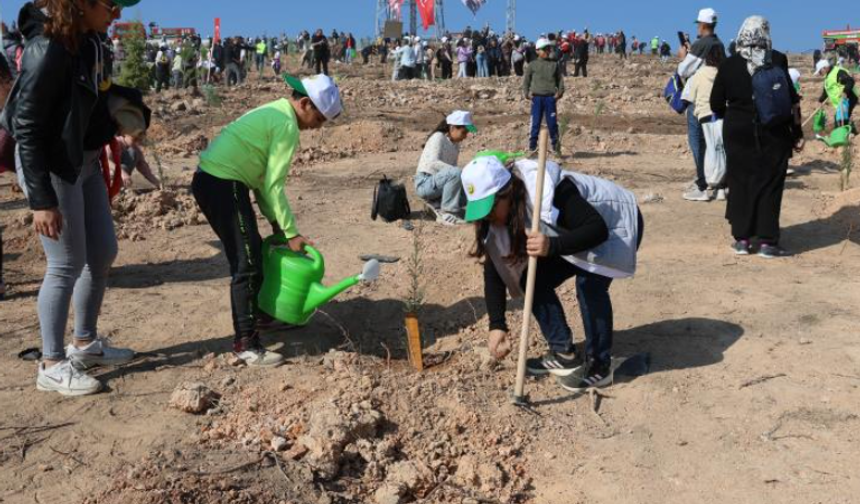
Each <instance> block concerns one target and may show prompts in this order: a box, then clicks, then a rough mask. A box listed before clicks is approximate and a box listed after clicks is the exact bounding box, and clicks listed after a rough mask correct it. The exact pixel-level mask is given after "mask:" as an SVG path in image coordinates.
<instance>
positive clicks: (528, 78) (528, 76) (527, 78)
mask: <svg viewBox="0 0 860 504" xmlns="http://www.w3.org/2000/svg"><path fill="white" fill-rule="evenodd" d="M532 70H533V68H532V65H529V66H528V67H526V72H525V74H524V75H523V94H524V95H525V96H526V100H530V99H531V97H532V96H531V94H532V93H531V91H532Z"/></svg>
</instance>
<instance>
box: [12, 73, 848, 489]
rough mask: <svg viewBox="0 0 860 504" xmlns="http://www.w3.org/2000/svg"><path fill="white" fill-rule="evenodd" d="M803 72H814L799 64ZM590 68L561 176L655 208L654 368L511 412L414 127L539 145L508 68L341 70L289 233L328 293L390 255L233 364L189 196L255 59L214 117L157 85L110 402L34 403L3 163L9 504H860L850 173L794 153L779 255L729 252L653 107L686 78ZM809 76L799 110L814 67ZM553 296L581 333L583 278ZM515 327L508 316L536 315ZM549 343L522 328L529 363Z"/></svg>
mask: <svg viewBox="0 0 860 504" xmlns="http://www.w3.org/2000/svg"><path fill="white" fill-rule="evenodd" d="M792 62H793V63H794V64H795V65H797V66H798V67H799V68H802V69H803V70H804V73H805V74H808V73H809V71H808V69H809V68H810V67H811V61H809V60H807V59H805V58H793V61H792ZM591 66H592V69H591V70H592V75H593V77H590V78H589V79H572V78H571V79H569V80H568V81H567V83H568V86H569V87H570V88H571V90H570V91H569V93H568V95H567V96H566V97H565V99H564V100H563V102H562V104H561V106H560V115H561V117H562V122H563V123H565V125H566V133H565V135H564V139H563V144H564V147H565V152H566V153H567V157H566V158H565V159H564V163H563V164H564V165H565V166H566V167H569V168H572V169H575V170H580V171H582V172H585V173H589V174H596V175H600V176H603V177H607V178H610V179H612V180H615V181H617V182H619V183H621V184H622V185H624V186H625V187H627V188H629V189H631V190H632V191H634V192H635V193H636V194H637V195H638V196H639V197H640V200H641V208H642V211H643V213H644V217H645V221H646V236H645V240H644V243H643V247H642V250H641V253H640V263H639V271H638V274H637V276H636V277H635V278H634V279H632V280H627V281H618V282H616V283H615V284H614V285H613V288H612V293H613V303H614V307H615V327H616V331H617V332H616V342H615V352H616V354H617V355H618V356H619V357H623V356H629V355H633V354H636V353H640V352H648V353H650V355H651V358H652V367H651V372H650V373H649V374H647V375H646V376H642V377H639V378H636V379H619V380H617V381H616V383H615V385H614V386H613V387H611V388H609V389H607V390H606V391H605V392H604V394H605V396H606V397H603V398H602V400H601V401H600V403H599V405H598V406H599V407H598V408H597V409H595V408H593V406H594V405H593V402H592V400H593V398H591V397H589V396H579V397H577V396H574V395H571V394H570V393H567V392H565V391H564V390H563V389H561V388H560V387H558V386H557V385H556V384H555V383H554V381H553V380H552V379H543V380H533V379H530V380H529V381H528V383H527V390H528V392H529V394H530V397H531V400H532V403H533V404H534V406H535V411H536V414H530V413H527V412H523V411H521V410H519V409H516V408H514V407H512V406H511V405H510V404H509V401H508V394H509V391H510V389H511V386H512V383H513V379H514V375H515V366H516V362H515V357H513V356H511V357H509V358H507V359H506V360H504V361H503V362H501V363H495V362H493V360H492V359H491V358H490V357H489V354H488V351H487V348H486V327H487V317H486V313H485V308H484V303H483V301H482V277H481V270H480V267H479V266H478V265H477V264H476V263H475V262H474V261H473V260H471V259H469V258H468V256H467V252H468V249H469V247H470V245H471V243H472V240H473V233H472V230H471V228H469V227H461V228H455V229H452V228H447V227H442V226H440V225H438V224H436V223H435V222H432V221H430V220H427V219H425V218H424V217H423V215H422V213H421V212H420V211H419V210H420V205H419V202H418V200H417V199H416V198H414V195H413V193H412V188H411V176H412V174H413V173H414V171H415V165H416V163H417V160H418V157H419V155H420V151H421V146H422V143H423V140H424V138H426V135H427V133H428V132H429V131H430V130H431V129H432V128H433V126H434V125H435V124H436V123H437V122H438V121H439V120H440V119H441V118H442V117H443V114H444V113H445V112H446V111H450V110H451V109H453V108H455V107H456V108H466V109H471V110H473V111H474V112H475V116H476V120H477V123H478V126H479V128H480V134H479V135H478V136H475V137H473V138H471V139H470V140H468V141H467V143H466V144H465V152H463V154H462V156H461V164H464V163H465V160H468V159H470V156H471V155H472V154H473V153H474V152H476V151H477V150H480V149H483V148H502V149H522V148H524V147H525V141H526V131H527V128H528V116H527V110H528V104H527V103H526V102H525V101H523V100H522V99H520V98H519V81H518V80H516V79H501V80H499V79H487V80H482V81H472V80H470V81H465V82H464V81H454V82H448V83H424V82H420V83H419V82H413V83H391V82H388V81H387V80H384V79H383V76H384V75H385V74H386V73H387V72H388V70H384V69H382V68H379V67H372V68H368V69H360V70H359V69H357V67H356V69H344V68H343V67H337V66H335V67H334V72H335V73H336V75H337V78H338V81H339V83H340V85H341V86H342V89H343V94H344V97H345V107H346V111H347V113H346V116H345V117H344V118H343V119H342V120H339V121H338V122H337V123H335V124H332V125H329V126H327V127H326V128H324V129H323V130H322V131H319V132H313V133H309V134H306V135H305V134H303V137H302V144H303V145H302V147H303V149H302V151H301V153H300V154H298V158H297V160H296V163H295V167H294V170H293V174H292V176H291V178H290V180H289V182H288V185H287V192H288V195H289V198H290V201H291V203H292V206H293V209H294V211H295V212H296V214H297V216H298V222H299V228H300V230H301V231H302V232H303V233H304V234H305V235H307V236H309V237H311V238H312V239H314V240H315V241H316V243H317V245H318V248H319V249H320V250H321V251H322V252H323V253H324V254H325V257H326V260H327V266H328V271H327V277H326V280H327V282H333V281H335V280H339V279H340V278H342V277H345V276H347V275H351V274H355V273H358V272H359V271H360V270H361V261H360V260H359V258H358V256H359V255H361V254H368V253H377V254H385V255H394V256H399V257H401V258H402V259H403V260H401V261H400V262H399V263H397V264H394V265H387V266H385V267H384V268H383V273H382V276H381V278H380V280H379V281H378V282H377V283H376V284H373V285H370V286H361V287H357V288H355V289H353V290H351V291H348V292H347V293H345V294H343V295H341V296H339V297H338V298H336V300H335V301H333V302H332V303H330V304H328V305H327V306H325V307H324V308H323V310H322V311H321V312H320V313H319V314H318V315H317V316H316V317H315V318H314V319H313V321H312V322H311V323H310V324H309V325H308V326H307V327H305V328H301V329H297V330H292V331H287V332H278V331H275V332H272V333H269V334H266V336H265V342H266V343H267V345H269V346H270V347H271V348H273V349H278V350H279V351H281V352H283V353H284V354H285V355H287V356H289V363H288V364H287V365H284V366H282V367H280V368H277V369H274V370H255V369H248V368H245V367H238V366H235V365H234V364H235V363H234V362H232V360H231V359H230V355H229V349H230V340H231V323H230V307H229V298H228V282H229V278H228V271H227V264H226V261H225V258H224V256H223V253H222V252H221V250H220V248H219V245H218V242H217V240H216V238H215V236H214V234H213V233H212V231H211V230H210V228H209V227H208V225H206V223H205V219H204V218H203V217H202V216H201V215H200V214H199V212H198V211H197V210H196V208H195V206H194V204H193V199H191V197H190V195H189V193H188V191H189V189H188V183H189V181H190V178H191V174H192V173H193V170H194V168H195V166H196V155H197V154H198V152H199V150H200V149H202V148H204V147H205V145H206V143H207V141H208V140H210V139H211V138H212V137H213V136H214V135H216V134H217V132H218V131H219V129H220V127H221V126H223V125H224V124H225V123H226V122H227V121H229V120H230V119H232V118H234V117H237V116H238V115H239V114H241V112H242V111H243V110H246V109H248V108H250V107H252V106H254V105H256V104H260V103H263V102H266V101H268V100H271V99H274V98H276V97H278V96H280V95H281V94H282V89H283V87H282V85H281V84H279V83H278V82H277V81H274V80H272V81H259V80H257V78H256V76H253V78H252V79H251V82H250V83H249V84H247V85H245V86H243V87H241V88H239V89H235V90H231V91H225V90H219V93H220V98H221V100H220V101H221V103H220V104H216V101H218V100H212V99H206V98H205V97H197V96H191V95H188V94H185V93H175V92H172V91H171V92H168V93H167V94H165V95H162V96H160V97H155V96H152V97H150V98H149V100H150V103H151V105H152V108H153V109H154V110H155V117H156V119H155V124H154V126H153V130H152V132H151V136H152V140H153V146H152V148H151V150H150V155H149V158H150V162H151V163H153V165H154V166H155V162H154V160H155V153H157V154H158V159H159V161H160V162H161V164H162V167H163V172H164V174H165V175H166V176H167V181H168V189H166V190H165V191H150V190H145V189H144V187H145V182H144V181H143V180H142V179H136V183H135V186H134V187H135V189H134V190H132V191H131V192H129V193H127V194H124V195H122V196H121V197H120V199H119V200H118V201H117V202H116V204H115V218H116V223H117V230H118V235H119V237H120V254H119V257H118V259H117V261H116V263H115V265H114V268H113V271H112V273H111V280H110V288H109V290H108V294H107V297H106V300H105V304H104V308H103V311H102V316H101V320H100V331H101V332H102V333H103V334H104V335H106V336H109V337H111V338H112V339H113V341H114V342H115V343H116V344H117V345H121V346H129V347H132V348H134V349H136V350H137V351H139V352H141V354H140V357H139V358H138V359H137V360H136V361H135V362H133V363H132V364H130V365H128V366H125V367H122V368H117V369H113V368H109V369H102V370H99V371H97V375H98V376H99V378H100V379H101V380H103V381H104V383H105V384H106V385H107V391H105V392H104V393H102V394H98V395H95V396H91V397H84V398H77V399H64V398H62V397H60V396H59V395H56V394H46V393H40V392H37V391H36V390H35V386H34V379H35V373H36V370H35V364H34V363H32V362H26V361H23V360H20V359H18V357H17V355H18V353H19V352H20V351H22V350H24V349H27V348H31V347H39V346H40V339H39V333H38V320H37V316H36V303H35V301H36V296H37V294H38V289H39V285H40V282H41V278H42V274H43V270H44V267H45V264H44V258H43V254H42V251H41V247H40V245H39V243H38V241H37V239H36V238H35V237H34V235H33V234H32V232H31V231H30V229H29V227H28V224H29V220H28V218H27V216H28V211H27V210H26V203H25V202H24V200H23V199H22V197H21V195H20V194H18V193H15V192H13V191H12V177H11V176H10V174H5V175H0V210H2V211H0V224H2V225H3V226H4V227H5V231H4V242H5V243H4V253H5V254H6V256H5V269H6V271H5V276H6V282H7V284H8V285H9V293H8V298H7V300H6V301H3V302H0V369H2V373H0V376H2V378H3V379H2V381H0V502H4V503H46V502H58V503H60V502H62V503H66V502H69V503H81V502H86V503H89V504H109V503H124V504H125V503H132V504H138V503H139V504H143V503H153V504H155V503H201V504H203V503H293V504H298V503H363V502H374V503H378V504H391V503H399V502H428V503H429V502H450V503H458V504H459V503H463V504H471V503H495V502H506V503H507V502H522V503H540V504H572V503H581V504H600V503H613V504H614V503H642V504H645V503H654V502H661V503H665V504H674V503H685V504H686V503H690V502H697V503H715V504H716V503H725V502H735V503H738V504H740V503H757V504H760V503H797V504H801V503H803V504H808V503H828V504H839V503H846V504H847V503H851V502H856V501H857V500H856V496H857V495H858V494H860V479H858V476H857V471H856V467H860V436H859V435H858V432H860V416H858V415H860V391H858V386H860V343H858V335H860V331H858V320H860V277H858V275H857V271H858V267H860V231H858V230H857V229H856V228H857V227H858V225H860V189H854V190H852V191H849V192H846V193H841V194H840V193H839V173H838V168H839V160H840V157H839V154H837V153H836V152H832V151H829V150H827V149H826V148H825V147H824V146H823V145H822V144H815V143H810V144H809V145H808V147H807V149H806V151H805V152H804V153H803V154H801V155H798V156H796V157H795V158H794V159H793V160H792V167H793V168H794V169H795V170H796V171H797V174H796V175H795V176H793V177H791V178H790V179H789V182H788V184H787V190H786V193H785V200H784V203H783V214H782V215H783V228H784V239H783V244H784V246H785V247H786V248H787V249H788V250H789V251H791V252H792V253H793V255H792V256H791V257H789V258H786V259H782V260H773V261H767V260H764V259H760V258H758V257H742V258H738V257H735V256H733V255H732V254H731V253H730V250H729V243H730V239H731V237H730V234H729V228H728V226H727V223H726V222H725V220H724V218H723V214H724V204H723V203H720V202H711V203H690V202H686V201H683V200H682V199H681V197H680V195H681V192H682V190H683V189H684V187H685V186H686V185H687V184H688V183H689V181H690V180H691V179H692V176H693V164H692V160H691V158H690V154H689V152H688V149H687V143H686V134H685V123H684V120H683V118H682V117H680V116H677V115H675V114H674V113H673V112H671V111H670V110H669V109H668V108H667V107H666V106H665V104H664V103H663V102H662V99H661V98H660V96H659V95H660V90H661V89H662V84H664V82H663V81H664V79H665V78H666V76H667V75H668V74H669V72H670V67H668V66H662V65H660V64H659V62H657V61H654V60H651V59H650V57H648V58H646V57H642V58H639V57H634V58H631V60H630V62H628V63H625V64H623V65H622V64H619V63H617V62H616V60H615V59H614V58H612V59H609V58H605V59H603V58H596V59H595V60H593V63H592V65H591ZM802 84H803V87H804V91H805V94H806V96H807V98H806V101H805V102H804V103H805V107H804V108H805V110H806V111H807V112H809V111H811V110H813V109H814V108H815V107H814V104H813V99H814V97H815V96H817V95H818V93H819V92H820V86H821V85H822V83H821V79H815V78H809V77H805V78H804V79H803V80H802ZM210 98H211V97H210ZM383 174H385V175H388V176H389V177H393V178H396V179H399V180H401V181H404V182H406V185H407V187H408V188H409V191H410V195H411V196H412V203H413V208H414V209H415V210H416V211H415V212H414V215H413V218H412V221H411V222H412V223H413V224H414V225H415V226H416V230H415V231H408V230H406V229H404V228H403V227H402V226H401V225H399V223H393V224H386V223H382V222H374V221H372V220H371V219H370V216H369V211H370V201H371V194H372V190H373V187H374V184H375V182H376V181H377V180H378V179H379V178H380V177H381V176H382V175H383ZM856 177H857V175H855V178H856ZM857 184H860V182H856V181H855V185H857ZM261 229H263V230H265V229H266V227H265V226H264V225H263V223H262V222H261ZM416 246H417V247H418V248H419V250H420V251H421V258H422V264H423V266H424V274H423V276H422V279H423V281H424V283H425V285H426V300H425V305H424V308H423V311H422V312H421V319H420V320H421V329H422V333H423V337H424V343H425V347H426V349H425V351H426V353H427V356H428V359H430V360H432V361H433V363H434V364H435V365H434V366H432V367H431V368H429V369H428V370H427V371H425V372H424V373H421V374H418V373H414V372H412V371H410V369H409V368H408V365H407V363H406V353H405V335H404V329H403V299H404V298H405V296H406V289H407V284H408V282H409V277H408V274H407V272H406V259H407V258H408V257H409V255H410V253H411V252H412V250H413V248H414V247H416ZM559 293H560V296H561V298H562V300H563V301H564V303H565V306H566V307H567V309H568V310H567V311H568V318H569V319H570V321H571V323H572V325H573V327H574V331H575V334H576V338H577V342H580V343H581V341H582V338H583V336H582V330H581V322H580V317H579V310H578V307H577V301H576V296H575V290H574V286H573V284H572V283H571V284H569V285H565V286H563V287H561V288H560V292H559ZM516 306H517V305H515V307H516ZM509 317H510V324H511V327H512V328H518V327H519V324H520V323H521V322H520V321H521V311H520V310H519V308H516V309H514V310H512V311H510V313H509ZM543 349H544V343H543V340H542V338H541V337H540V335H539V334H534V336H533V338H532V347H531V350H530V352H531V354H532V355H538V354H539V353H541V352H542V351H543ZM186 382H199V383H202V384H204V385H205V386H207V387H209V388H210V389H212V390H214V391H216V392H217V393H218V394H220V399H219V400H217V401H215V403H213V404H212V408H211V409H209V410H208V412H206V413H205V414H203V415H192V414H188V413H184V412H181V411H179V410H177V409H175V408H172V407H170V406H169V402H170V399H171V394H172V393H173V391H174V389H175V388H176V387H177V386H178V385H180V384H182V383H186ZM852 467H854V468H855V469H851V468H852Z"/></svg>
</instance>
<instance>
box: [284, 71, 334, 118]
mask: <svg viewBox="0 0 860 504" xmlns="http://www.w3.org/2000/svg"><path fill="white" fill-rule="evenodd" d="M284 82H286V83H287V85H289V86H290V87H291V88H293V89H295V90H296V91H298V92H299V93H301V94H303V95H305V96H307V97H308V98H310V99H311V101H312V102H313V104H314V106H315V107H316V108H317V110H319V111H320V113H321V114H322V115H323V116H325V118H326V119H328V120H329V121H333V120H335V119H337V116H339V115H340V113H341V112H343V104H342V103H341V101H340V90H338V88H337V84H335V83H334V81H333V80H331V77H329V76H328V75H325V74H319V75H314V76H311V77H306V78H304V79H301V80H299V78H298V77H295V76H292V75H289V74H284Z"/></svg>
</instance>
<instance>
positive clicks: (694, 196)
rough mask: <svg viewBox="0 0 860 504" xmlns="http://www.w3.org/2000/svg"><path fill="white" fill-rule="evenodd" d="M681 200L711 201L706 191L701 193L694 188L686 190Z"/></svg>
mask: <svg viewBox="0 0 860 504" xmlns="http://www.w3.org/2000/svg"><path fill="white" fill-rule="evenodd" d="M683 198H684V199H685V200H687V201H711V195H710V194H709V193H708V190H707V189H705V190H704V191H701V190H699V188H698V187H696V186H693V187H691V188H689V189H687V191H686V192H684V195H683Z"/></svg>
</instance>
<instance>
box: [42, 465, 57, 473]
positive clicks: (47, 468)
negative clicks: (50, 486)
mask: <svg viewBox="0 0 860 504" xmlns="http://www.w3.org/2000/svg"><path fill="white" fill-rule="evenodd" d="M38 469H39V471H41V472H49V471H53V470H54V466H52V465H50V464H39V465H38Z"/></svg>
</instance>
